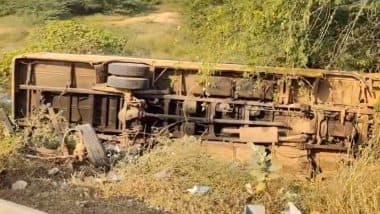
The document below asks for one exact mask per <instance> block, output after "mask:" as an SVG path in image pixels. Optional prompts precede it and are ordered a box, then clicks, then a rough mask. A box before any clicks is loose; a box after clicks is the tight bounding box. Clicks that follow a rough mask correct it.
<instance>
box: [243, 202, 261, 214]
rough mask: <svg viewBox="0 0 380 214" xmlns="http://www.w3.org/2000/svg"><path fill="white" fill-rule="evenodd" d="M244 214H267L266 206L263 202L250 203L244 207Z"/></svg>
mask: <svg viewBox="0 0 380 214" xmlns="http://www.w3.org/2000/svg"><path fill="white" fill-rule="evenodd" d="M244 214H265V206H264V205H261V204H248V205H246V206H245V208H244Z"/></svg>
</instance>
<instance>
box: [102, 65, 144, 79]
mask: <svg viewBox="0 0 380 214" xmlns="http://www.w3.org/2000/svg"><path fill="white" fill-rule="evenodd" d="M148 72H149V66H147V65H144V64H134V63H111V64H109V65H108V73H110V74H113V75H116V76H124V77H145V76H146V75H147V74H148Z"/></svg>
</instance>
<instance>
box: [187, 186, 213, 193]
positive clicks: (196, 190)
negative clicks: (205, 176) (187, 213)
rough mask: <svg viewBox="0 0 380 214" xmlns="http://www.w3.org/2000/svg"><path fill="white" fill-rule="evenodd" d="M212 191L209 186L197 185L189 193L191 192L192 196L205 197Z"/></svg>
mask: <svg viewBox="0 0 380 214" xmlns="http://www.w3.org/2000/svg"><path fill="white" fill-rule="evenodd" d="M210 189H211V188H210V187H208V186H198V185H195V186H193V188H191V189H187V191H188V192H190V193H191V194H198V195H204V194H206V193H208V192H209V191H210Z"/></svg>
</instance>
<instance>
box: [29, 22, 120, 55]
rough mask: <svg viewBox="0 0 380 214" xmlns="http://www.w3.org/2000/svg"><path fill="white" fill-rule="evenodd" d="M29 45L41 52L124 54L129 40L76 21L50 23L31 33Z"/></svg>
mask: <svg viewBox="0 0 380 214" xmlns="http://www.w3.org/2000/svg"><path fill="white" fill-rule="evenodd" d="M28 43H29V44H30V48H32V49H33V50H41V51H54V52H65V53H81V54H99V53H100V54H122V53H124V52H125V46H126V44H127V40H126V39H125V38H123V37H117V36H114V35H113V34H112V33H110V32H108V31H104V30H101V29H97V28H93V27H91V26H86V25H83V24H80V23H78V22H75V21H49V22H48V23H47V24H46V26H44V27H42V28H38V29H37V30H35V31H32V32H31V34H30V36H29V38H28Z"/></svg>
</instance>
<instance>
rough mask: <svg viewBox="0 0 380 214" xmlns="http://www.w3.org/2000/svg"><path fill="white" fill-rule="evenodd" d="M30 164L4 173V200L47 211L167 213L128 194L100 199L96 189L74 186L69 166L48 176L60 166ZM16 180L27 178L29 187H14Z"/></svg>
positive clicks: (0, 180)
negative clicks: (21, 188) (53, 169)
mask: <svg viewBox="0 0 380 214" xmlns="http://www.w3.org/2000/svg"><path fill="white" fill-rule="evenodd" d="M29 164H30V165H29V166H27V167H26V169H24V170H23V169H16V168H15V169H13V170H12V169H11V170H8V171H5V172H2V173H1V175H0V198H1V199H5V200H9V201H13V202H16V203H19V204H22V205H25V206H28V207H32V208H35V209H38V210H41V211H45V212H47V213H65V214H68V213H137V214H138V213H148V214H159V213H164V212H162V211H160V210H157V209H155V208H152V207H149V206H147V205H145V204H144V203H142V202H139V201H137V200H134V199H132V198H130V197H128V196H125V197H118V198H101V197H100V196H99V194H98V193H97V192H96V191H95V190H94V189H91V188H87V187H78V186H74V185H71V184H70V179H71V175H70V172H69V171H67V169H63V168H60V171H59V172H58V173H57V174H56V175H48V170H49V168H50V169H52V168H53V167H57V165H54V164H41V163H39V162H31V163H29ZM33 164H34V165H35V166H34V167H32V166H33ZM17 180H25V181H26V182H27V183H28V186H27V187H26V188H25V189H23V190H12V189H11V186H12V183H14V182H15V181H17Z"/></svg>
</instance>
